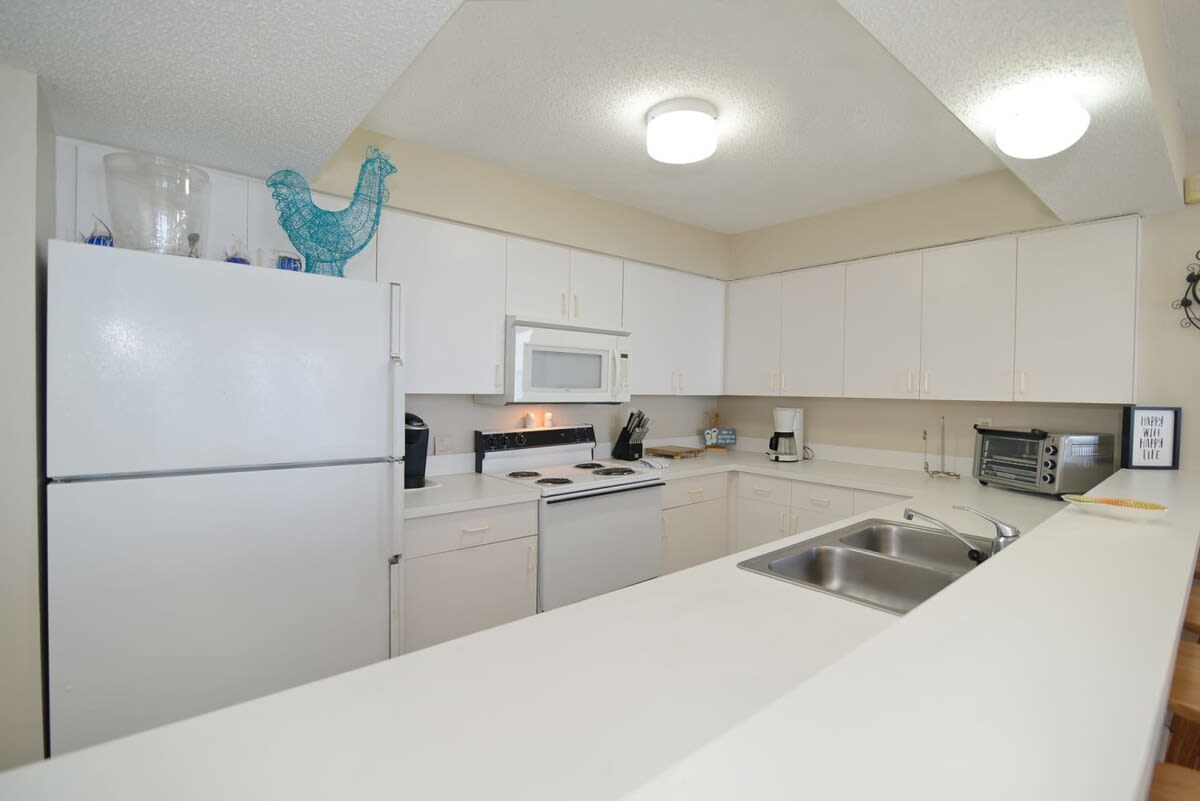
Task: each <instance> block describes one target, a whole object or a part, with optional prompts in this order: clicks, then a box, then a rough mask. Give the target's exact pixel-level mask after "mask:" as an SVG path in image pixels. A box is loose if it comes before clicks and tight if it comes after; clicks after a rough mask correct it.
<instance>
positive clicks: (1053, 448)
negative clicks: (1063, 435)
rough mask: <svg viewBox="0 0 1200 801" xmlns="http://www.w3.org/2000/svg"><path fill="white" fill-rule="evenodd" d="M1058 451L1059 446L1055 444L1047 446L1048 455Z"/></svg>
mask: <svg viewBox="0 0 1200 801" xmlns="http://www.w3.org/2000/svg"><path fill="white" fill-rule="evenodd" d="M1056 453H1058V448H1056V447H1054V446H1053V445H1047V446H1046V455H1047V456H1053V455H1054V454H1056Z"/></svg>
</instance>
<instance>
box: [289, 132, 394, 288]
mask: <svg viewBox="0 0 1200 801" xmlns="http://www.w3.org/2000/svg"><path fill="white" fill-rule="evenodd" d="M395 171H396V168H395V167H394V166H392V162H391V159H389V158H388V157H387V156H386V155H385V154H384V153H382V152H380V150H379V149H378V148H375V147H368V148H367V158H366V161H364V162H363V165H362V167H361V168H360V169H359V171H358V186H356V187H355V188H354V199H353V200H351V201H350V205H349V206H347V207H346V208H344V209H342V210H341V211H329V210H327V209H323V208H321V207H320V206H317V205H316V204H314V203H313V201H312V190H310V189H309V188H308V181H306V180H304V178H303V176H301V175H300V174H299V173H297V172H295V171H293V170H280V171H279V172H277V173H274V174H273V175H272V176H271V177H270V178H268V179H267V186H269V187H270V188H271V197H273V198H275V208H276V209H278V210H279V224H280V225H281V226H282V227H283V230H284V231H285V232H286V233H287V235H288V239H290V240H292V244H293V245H295V246H296V250H298V251H300V255H301V256H303V257H304V272H306V273H318V274H320V275H336V276H337V277H339V278H341V277H342V276H343V274H344V271H345V269H346V262H347V261H348V260H349V259H350V258H351V257H352V256H354V254H356V253H358V252H359V251H360V250H362V249H363V248H365V247H366V246H367V244H368V243H369V242H370V241H371V237H373V236H375V229H376V228H378V227H379V214H380V212H381V211H382V209H383V204H384V203H386V202H387V199H388V190H387V187H386V186H384V181H386V180H387V177H388V176H389V175H391V174H392V173H394V172H395Z"/></svg>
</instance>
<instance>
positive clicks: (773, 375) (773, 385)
mask: <svg viewBox="0 0 1200 801" xmlns="http://www.w3.org/2000/svg"><path fill="white" fill-rule="evenodd" d="M775 381H776V378H775V371H774V370H772V371H771V391H772V392H774V391H775Z"/></svg>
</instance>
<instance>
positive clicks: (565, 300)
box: [562, 292, 570, 317]
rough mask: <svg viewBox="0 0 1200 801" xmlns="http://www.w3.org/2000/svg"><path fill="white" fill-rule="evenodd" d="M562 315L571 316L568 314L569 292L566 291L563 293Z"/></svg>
mask: <svg viewBox="0 0 1200 801" xmlns="http://www.w3.org/2000/svg"><path fill="white" fill-rule="evenodd" d="M562 316H563V317H568V316H570V315H568V314H567V293H566V292H564V293H562Z"/></svg>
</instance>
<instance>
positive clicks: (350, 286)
mask: <svg viewBox="0 0 1200 801" xmlns="http://www.w3.org/2000/svg"><path fill="white" fill-rule="evenodd" d="M401 308H402V306H401V302H400V288H399V286H396V285H379V284H373V283H367V282H360V281H351V280H345V279H337V278H330V277H326V276H316V275H306V274H301V273H291V272H285V271H278V270H266V269H262V268H256V267H248V266H241V265H235V264H225V263H221V262H212V261H200V260H195V259H183V258H179V257H173V256H159V255H156V254H150V253H142V252H137V251H129V250H118V249H112V248H103V247H96V246H89V245H82V244H76V243H71V242H59V241H52V242H51V243H50V251H49V275H48V290H47V339H46V349H47V354H46V473H47V477H48V479H49V483H48V486H47V490H46V502H47V527H46V599H47V608H46V614H47V632H48V636H47V645H48V660H47V661H48V673H49V714H50V719H49V723H50V746H51V754H52V755H57V754H62V753H64V752H67V751H72V750H75V749H78V748H81V747H84V746H87V745H91V744H94V743H98V742H101V741H104V740H108V739H112V738H114V737H118V736H122V735H126V734H131V733H134V732H137V731H141V730H143V729H147V728H151V727H153V726H158V725H161V724H164V723H169V722H172V721H175V720H180V719H182V718H185V717H190V716H192V715H196V714H200V713H203V712H207V711H210V710H213V709H217V708H219V707H223V706H227V705H229V704H234V703H238V702H241V701H244V700H248V699H250V698H254V697H257V696H260V695H264V694H267V693H271V692H275V691H278V690H283V689H287V688H289V687H294V686H296V685H298V684H302V683H305V682H308V681H313V680H315V679H320V678H323V677H326V676H330V675H332V674H335V673H339V672H342V671H345V670H349V669H352V668H356V667H360V666H362V665H366V664H369V663H371V662H375V661H378V660H382V659H386V658H387V657H388V656H389V654H395V653H398V652H399V649H400V642H401V639H400V638H401V632H400V630H399V626H400V619H401V616H400V609H399V603H400V600H399V599H400V598H401V597H402V594H401V588H400V587H399V581H400V577H401V576H402V575H403V572H402V570H401V569H400V567H401V566H400V564H399V559H400V554H401V553H402V550H403V549H402V547H401V546H402V522H403V509H402V504H403V491H402V488H403V482H404V475H403V473H404V470H403V465H402V464H401V459H402V457H403V453H404V451H403V448H404V439H403V421H404V414H403V404H404V392H403V376H402V362H403V358H402V347H403V343H402V336H401V333H400V332H401V330H402V329H401V325H400V324H401V321H400V319H399V316H400V309H401Z"/></svg>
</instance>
